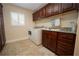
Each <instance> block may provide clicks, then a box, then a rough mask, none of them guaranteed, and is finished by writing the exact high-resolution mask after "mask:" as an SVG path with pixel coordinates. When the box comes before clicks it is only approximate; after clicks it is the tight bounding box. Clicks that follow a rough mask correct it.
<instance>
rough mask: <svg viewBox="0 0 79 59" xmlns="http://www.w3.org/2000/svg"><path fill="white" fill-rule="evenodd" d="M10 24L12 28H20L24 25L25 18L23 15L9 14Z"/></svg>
mask: <svg viewBox="0 0 79 59" xmlns="http://www.w3.org/2000/svg"><path fill="white" fill-rule="evenodd" d="M11 24H12V25H13V26H21V25H24V24H25V16H24V14H21V13H17V12H11Z"/></svg>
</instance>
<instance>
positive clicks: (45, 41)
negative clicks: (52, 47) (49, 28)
mask: <svg viewBox="0 0 79 59" xmlns="http://www.w3.org/2000/svg"><path fill="white" fill-rule="evenodd" d="M42 45H43V46H44V47H46V48H47V47H48V38H47V32H46V31H44V30H43V31H42Z"/></svg>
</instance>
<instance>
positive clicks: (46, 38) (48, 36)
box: [42, 30, 57, 52]
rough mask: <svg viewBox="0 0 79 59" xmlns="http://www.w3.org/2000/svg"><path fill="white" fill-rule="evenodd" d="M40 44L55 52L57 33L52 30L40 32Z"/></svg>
mask: <svg viewBox="0 0 79 59" xmlns="http://www.w3.org/2000/svg"><path fill="white" fill-rule="evenodd" d="M42 34H43V35H42V44H43V46H45V47H46V48H48V49H50V50H51V51H53V52H55V50H56V39H57V33H56V32H52V31H44V30H43V32H42Z"/></svg>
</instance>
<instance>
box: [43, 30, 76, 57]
mask: <svg viewBox="0 0 79 59" xmlns="http://www.w3.org/2000/svg"><path fill="white" fill-rule="evenodd" d="M75 36H76V35H75V34H72V33H64V32H54V31H47V30H43V31H42V45H43V46H44V47H46V48H48V49H49V50H50V51H52V52H54V53H56V54H57V55H60V56H72V55H73V54H74V46H75Z"/></svg>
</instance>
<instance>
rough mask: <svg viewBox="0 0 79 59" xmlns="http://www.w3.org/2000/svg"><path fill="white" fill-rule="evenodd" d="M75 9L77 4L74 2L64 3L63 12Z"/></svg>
mask: <svg viewBox="0 0 79 59" xmlns="http://www.w3.org/2000/svg"><path fill="white" fill-rule="evenodd" d="M73 9H75V6H74V4H73V3H62V10H63V12H66V11H70V10H73Z"/></svg>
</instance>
